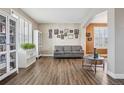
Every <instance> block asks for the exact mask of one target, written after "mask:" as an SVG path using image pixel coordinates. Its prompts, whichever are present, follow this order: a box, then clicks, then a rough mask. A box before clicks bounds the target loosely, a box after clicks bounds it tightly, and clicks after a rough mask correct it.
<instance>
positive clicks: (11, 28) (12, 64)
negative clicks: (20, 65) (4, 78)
mask: <svg viewBox="0 0 124 93" xmlns="http://www.w3.org/2000/svg"><path fill="white" fill-rule="evenodd" d="M9 33H10V36H9V37H10V39H9V41H10V70H13V69H14V68H16V21H14V20H12V19H9Z"/></svg>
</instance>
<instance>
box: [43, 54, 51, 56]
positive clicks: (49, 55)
mask: <svg viewBox="0 0 124 93" xmlns="http://www.w3.org/2000/svg"><path fill="white" fill-rule="evenodd" d="M42 56H53V54H42Z"/></svg>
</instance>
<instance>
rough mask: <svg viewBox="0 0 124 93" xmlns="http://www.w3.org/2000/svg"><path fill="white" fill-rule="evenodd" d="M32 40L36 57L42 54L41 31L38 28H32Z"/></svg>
mask: <svg viewBox="0 0 124 93" xmlns="http://www.w3.org/2000/svg"><path fill="white" fill-rule="evenodd" d="M33 42H34V44H35V46H36V57H37V58H39V57H41V56H42V55H41V54H42V32H41V31H39V30H34V37H33Z"/></svg>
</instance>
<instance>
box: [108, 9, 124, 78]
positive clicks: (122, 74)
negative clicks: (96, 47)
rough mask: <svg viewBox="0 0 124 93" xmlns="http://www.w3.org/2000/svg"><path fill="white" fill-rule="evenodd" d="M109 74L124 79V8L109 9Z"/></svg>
mask: <svg viewBox="0 0 124 93" xmlns="http://www.w3.org/2000/svg"><path fill="white" fill-rule="evenodd" d="M108 27H109V31H110V33H109V51H108V54H109V56H108V62H109V64H108V74H109V75H110V76H112V77H113V78H117V79H124V9H123V8H122V9H119V8H117V9H109V11H108Z"/></svg>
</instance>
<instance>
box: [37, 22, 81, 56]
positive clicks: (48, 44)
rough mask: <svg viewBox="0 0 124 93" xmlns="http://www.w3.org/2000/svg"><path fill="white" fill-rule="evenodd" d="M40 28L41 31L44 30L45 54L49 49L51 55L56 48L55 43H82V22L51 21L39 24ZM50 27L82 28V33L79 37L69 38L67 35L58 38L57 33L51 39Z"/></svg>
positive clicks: (62, 28)
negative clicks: (50, 22)
mask: <svg viewBox="0 0 124 93" xmlns="http://www.w3.org/2000/svg"><path fill="white" fill-rule="evenodd" d="M39 29H40V31H42V33H43V47H42V50H43V51H44V53H43V54H45V52H46V51H47V52H48V54H49V55H52V54H53V50H54V46H55V45H81V41H82V40H81V39H82V38H81V34H82V29H81V24H77V23H76V24H73V23H72V24H66V23H65V24H64V23H58V24H57V23H55V24H49V23H46V24H45V23H44V24H40V25H39ZM49 29H52V30H54V29H61V30H64V29H72V30H73V29H79V30H80V34H79V38H78V39H75V38H73V39H68V37H66V38H65V39H60V38H57V37H56V35H54V34H53V38H52V39H49V36H48V35H49V33H48V31H49Z"/></svg>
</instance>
